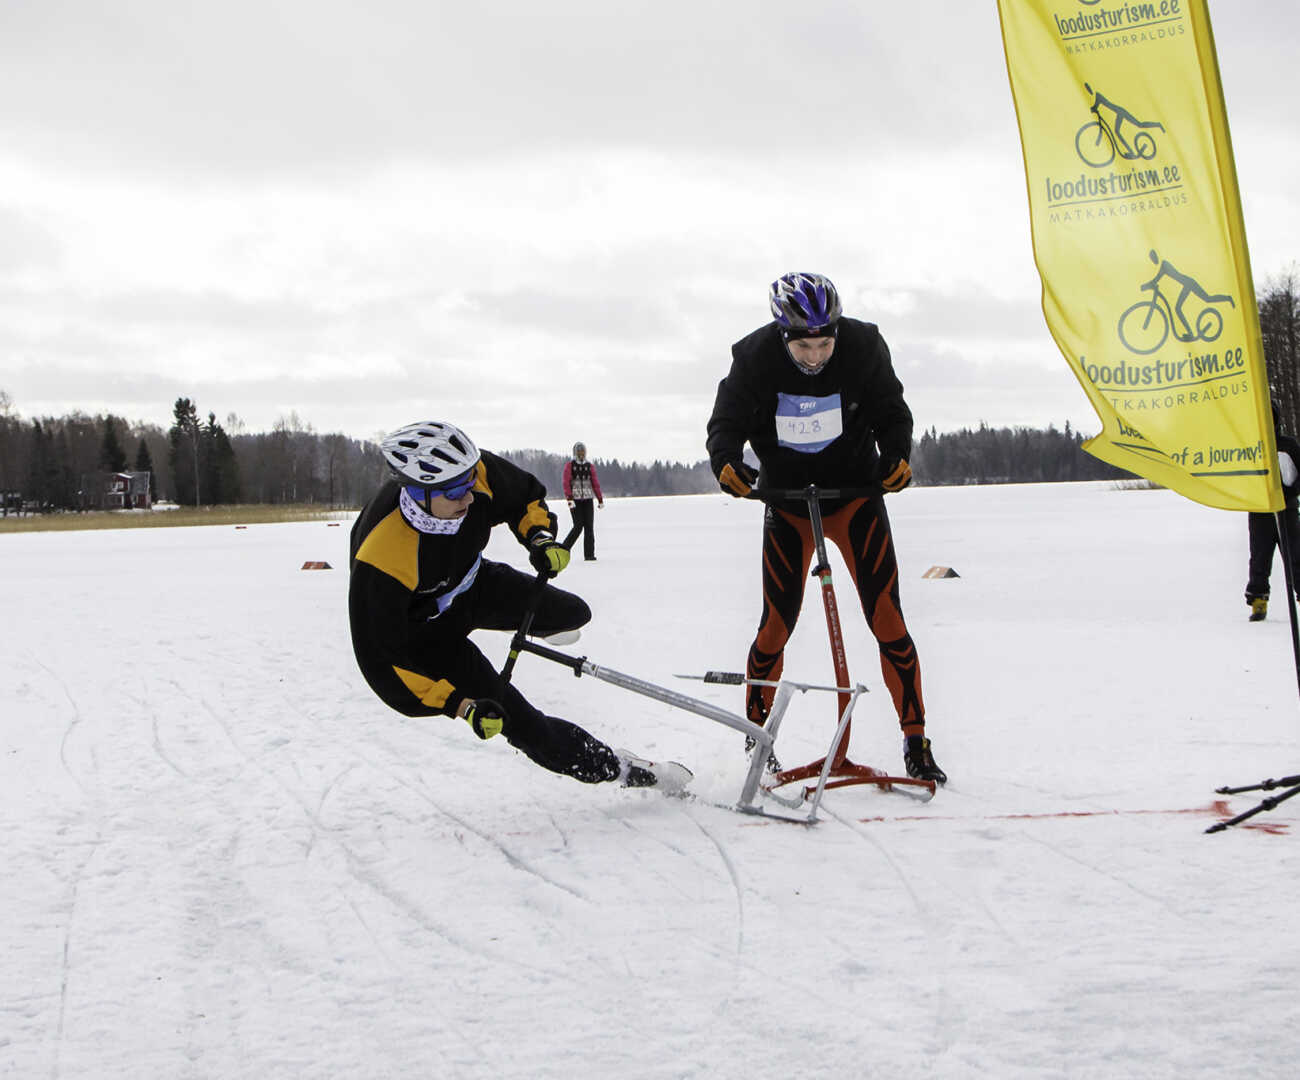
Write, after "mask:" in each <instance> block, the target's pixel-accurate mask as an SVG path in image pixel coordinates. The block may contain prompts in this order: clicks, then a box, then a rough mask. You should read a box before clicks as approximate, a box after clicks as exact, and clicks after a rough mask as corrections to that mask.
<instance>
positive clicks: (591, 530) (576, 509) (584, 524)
mask: <svg viewBox="0 0 1300 1080" xmlns="http://www.w3.org/2000/svg"><path fill="white" fill-rule="evenodd" d="M569 512H570V513H571V514H572V515H573V527H574V528H575V529H581V530H582V557H583V558H584V559H594V558H595V557H596V504H595V503H594V502H592V501H591V500H590V499H574V500H573V509H572V510H571V511H569Z"/></svg>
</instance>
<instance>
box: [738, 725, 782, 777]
mask: <svg viewBox="0 0 1300 1080" xmlns="http://www.w3.org/2000/svg"><path fill="white" fill-rule="evenodd" d="M757 745H758V740H757V739H755V738H754V736H753V735H746V736H745V753H746V754H752V753H753V752H754V747H756V746H757ZM763 771H764V772H766V773H768V774H769V775H771V776H775V775H776V774H777V773H779V772H780V771H781V762H780V761H778V760H777V756H776V751H775V750H769V751H768V752H767V761H766V762H765V763H764V765H763Z"/></svg>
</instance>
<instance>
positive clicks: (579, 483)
mask: <svg viewBox="0 0 1300 1080" xmlns="http://www.w3.org/2000/svg"><path fill="white" fill-rule="evenodd" d="M564 497H565V499H567V500H568V503H569V512H570V513H571V514H572V515H573V527H574V528H575V529H581V530H582V557H583V558H584V559H586V560H587V562H595V560H596V512H595V510H594V509H593V508H592V505H591V501H592V499H595V500H596V505H597V506H600V507H604V505H605V497H604V496H603V495H602V494H601V493H600V480H599V478H598V477H597V476H596V466H595V465H594V464H593V463H592V462H590V461H588V460H587V447H586V446H585V445H584V444H583V443H580V442H578V443H574V444H573V457H572V458H571V459H570V460H569V461H566V462H565V463H564Z"/></svg>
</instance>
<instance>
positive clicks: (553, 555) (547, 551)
mask: <svg viewBox="0 0 1300 1080" xmlns="http://www.w3.org/2000/svg"><path fill="white" fill-rule="evenodd" d="M528 561H529V562H530V563H532V564H533V569H534V570H536V571H537V572H538V573H539V574H550V575H551V576H552V577H554V576H555V575H556V574H558V573H559V572H560V571H561V570H563V569H564V568H565V567H566V566H568V565H569V549H568V548H566V547H565V546H564V545H563V544H560V543H557V542H556V541H555V540H554V539H552V538H551V537H549V536H542V537H538V538H537V539H536V540H534V541H533V543H532V550H531V551H529V552H528Z"/></svg>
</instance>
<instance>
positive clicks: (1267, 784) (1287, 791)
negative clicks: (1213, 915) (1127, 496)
mask: <svg viewBox="0 0 1300 1080" xmlns="http://www.w3.org/2000/svg"><path fill="white" fill-rule="evenodd" d="M1285 514H1286V507H1285V506H1283V508H1282V509H1281V510H1276V511H1274V513H1273V522H1274V524H1275V526H1276V528H1277V546H1278V548H1279V549H1280V550H1281V552H1282V574H1283V577H1284V578H1285V580H1286V609H1287V611H1289V612H1290V613H1291V654H1292V656H1293V657H1294V658H1295V675H1296V690H1297V692H1298V693H1300V624H1298V623H1297V616H1296V593H1295V578H1294V576H1293V575H1292V573H1291V537H1290V535H1289V534H1288V532H1287V528H1286V518H1285ZM1277 788H1282V789H1283V791H1282V794H1281V795H1273V796H1270V797H1269V798H1267V799H1265V800H1264V801H1263V802H1261V803H1259V804H1258V805H1256V806H1253V807H1251V808H1250V809H1249V810H1247V811H1245V813H1241V814H1238V815H1237V816H1236V817H1234V818H1229V819H1228V820H1227V821H1220V822H1218V823H1217V824H1215V825H1211V826H1210V827H1209V828H1208V829H1206V830H1205V831H1206V832H1207V833H1216V832H1223V830H1224V829H1227V828H1231V827H1232V826H1233V825H1236V824H1238V823H1240V822H1242V821H1245V820H1246V819H1247V818H1252V817H1254V816H1255V815H1256V814H1260V813H1263V812H1264V811H1265V810H1272V809H1273V808H1274V807H1276V806H1277V805H1278V804H1279V803H1281V802H1285V801H1286V800H1287V799H1290V798H1291V797H1292V796H1295V795H1300V774H1297V775H1295V776H1284V777H1282V778H1281V779H1280V780H1272V779H1270V780H1263V781H1261V782H1260V783H1258V784H1248V785H1246V786H1245V787H1221V788H1215V789H1214V790H1215V792H1216V794H1219V795H1238V794H1240V793H1242V792H1243V791H1274V790H1276V789H1277Z"/></svg>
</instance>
